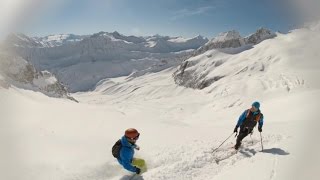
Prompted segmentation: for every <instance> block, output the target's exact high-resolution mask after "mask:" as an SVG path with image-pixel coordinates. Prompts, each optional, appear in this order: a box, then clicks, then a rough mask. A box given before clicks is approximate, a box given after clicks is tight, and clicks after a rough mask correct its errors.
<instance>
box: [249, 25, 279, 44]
mask: <svg viewBox="0 0 320 180" xmlns="http://www.w3.org/2000/svg"><path fill="white" fill-rule="evenodd" d="M275 36H276V34H275V33H273V32H271V31H270V30H269V29H265V28H260V29H258V30H257V31H256V32H255V33H253V34H251V35H249V36H247V37H245V38H244V41H245V43H246V44H253V45H255V44H258V43H260V42H261V41H263V40H266V39H270V38H273V37H275Z"/></svg>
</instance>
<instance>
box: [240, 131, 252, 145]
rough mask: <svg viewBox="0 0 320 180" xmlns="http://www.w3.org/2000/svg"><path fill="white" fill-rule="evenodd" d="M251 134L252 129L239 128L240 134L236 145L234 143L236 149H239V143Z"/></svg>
mask: <svg viewBox="0 0 320 180" xmlns="http://www.w3.org/2000/svg"><path fill="white" fill-rule="evenodd" d="M251 132H252V129H249V128H240V132H239V135H238V137H237V143H236V147H240V145H241V141H242V140H243V139H244V138H245V137H246V136H248V134H250V133H251Z"/></svg>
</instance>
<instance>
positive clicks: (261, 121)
mask: <svg viewBox="0 0 320 180" xmlns="http://www.w3.org/2000/svg"><path fill="white" fill-rule="evenodd" d="M262 126H263V115H261V117H260V120H259V127H260V128H262Z"/></svg>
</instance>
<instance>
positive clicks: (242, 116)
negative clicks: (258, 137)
mask: <svg viewBox="0 0 320 180" xmlns="http://www.w3.org/2000/svg"><path fill="white" fill-rule="evenodd" d="M248 111H250V110H249V109H247V110H245V111H244V112H243V113H242V114H241V115H240V117H239V120H238V123H237V126H241V125H242V123H243V122H244V120H246V118H247V113H248ZM258 113H260V111H256V112H254V113H253V115H256V114H258ZM258 122H259V127H261V128H262V126H263V115H262V116H260V120H259V121H258Z"/></svg>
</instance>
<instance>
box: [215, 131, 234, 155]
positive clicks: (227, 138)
mask: <svg viewBox="0 0 320 180" xmlns="http://www.w3.org/2000/svg"><path fill="white" fill-rule="evenodd" d="M233 134H234V132H233V133H232V134H231V135H230V136H229V137H228V138H227V139H226V140H224V141H223V142H222V143H221V144H220V146H219V147H217V148H216V149H214V150H213V151H212V152H211V153H214V152H215V151H216V150H217V149H219V148H220V147H221V146H222V145H223V144H224V143H225V142H226V141H227V140H228V139H229V138H230V137H231V136H232V135H233Z"/></svg>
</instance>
